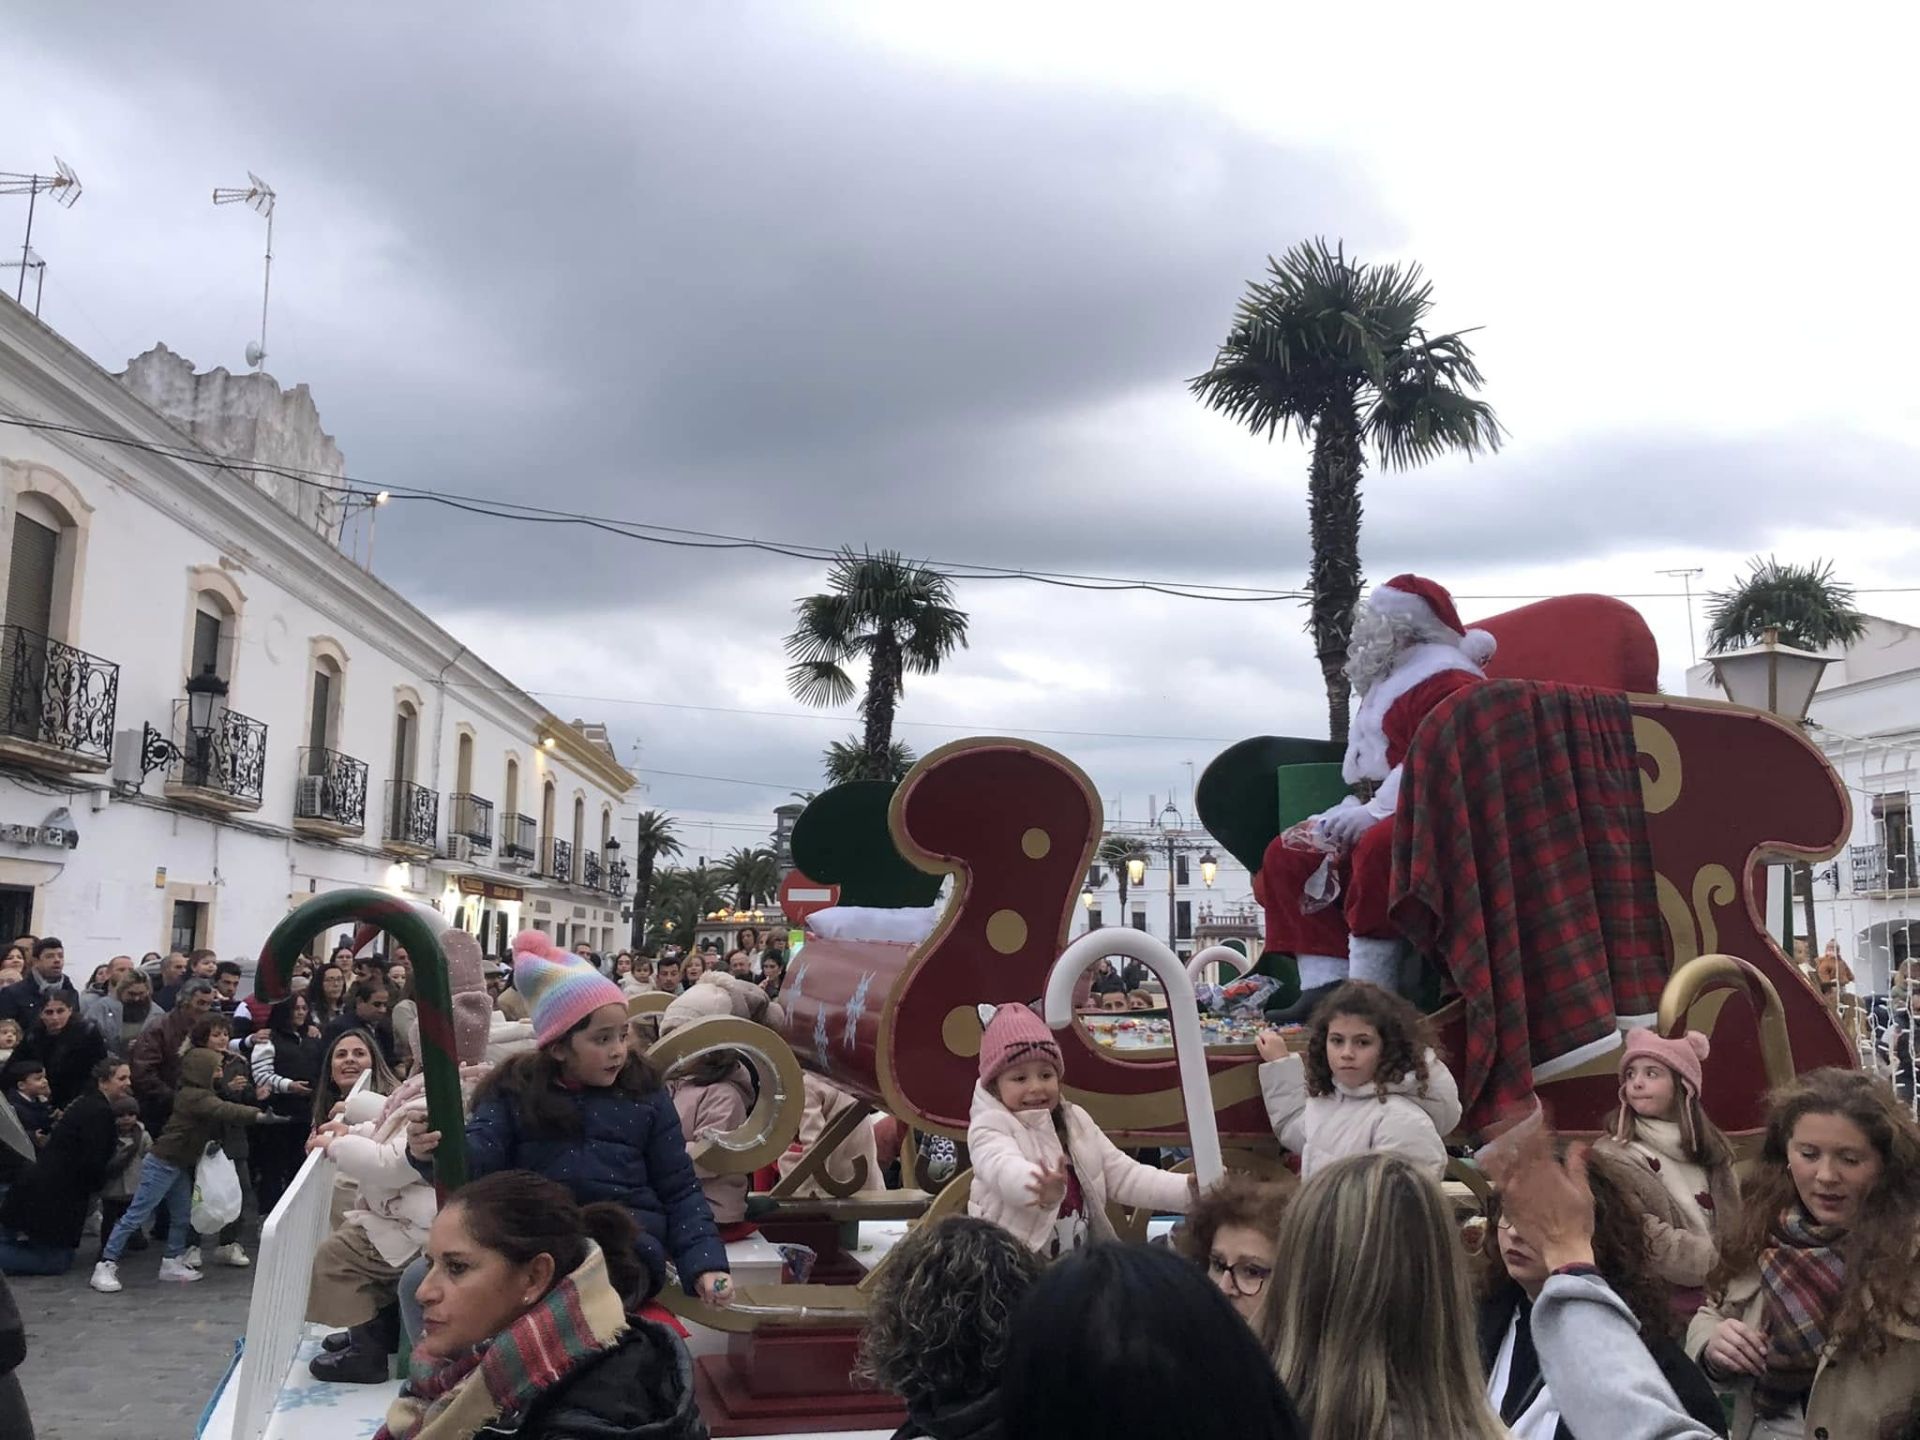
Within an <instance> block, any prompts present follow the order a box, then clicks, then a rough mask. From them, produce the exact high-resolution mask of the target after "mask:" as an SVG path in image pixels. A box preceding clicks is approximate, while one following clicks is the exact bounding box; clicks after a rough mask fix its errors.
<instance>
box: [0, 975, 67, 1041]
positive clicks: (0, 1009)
mask: <svg viewBox="0 0 1920 1440" xmlns="http://www.w3.org/2000/svg"><path fill="white" fill-rule="evenodd" d="M55 990H57V991H59V992H60V993H62V994H64V995H65V996H66V997H67V1004H68V1005H69V1006H71V1007H72V1009H73V1013H74V1014H75V1015H78V1014H79V1013H80V992H79V991H78V990H75V989H74V988H73V982H72V981H71V980H69V979H67V978H66V976H64V975H63V976H61V977H60V983H59V984H58V985H55V986H53V987H52V989H49V990H42V989H41V988H40V982H39V981H38V980H36V979H34V978H33V976H32V975H31V974H28V975H27V976H25V977H24V978H22V979H19V980H16V981H14V982H13V984H11V985H9V986H7V987H6V988H5V989H0V1020H17V1021H19V1022H20V1029H21V1031H22V1032H23V1033H24V1032H26V1031H28V1030H31V1029H32V1028H33V1022H34V1021H36V1020H38V1019H39V1018H40V1007H41V1006H42V1005H44V1004H46V1003H47V996H49V995H51V994H53V993H54V991H55Z"/></svg>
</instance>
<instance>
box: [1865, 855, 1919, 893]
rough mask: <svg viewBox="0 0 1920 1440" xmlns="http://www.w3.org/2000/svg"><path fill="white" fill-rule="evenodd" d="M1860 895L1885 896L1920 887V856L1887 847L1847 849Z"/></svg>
mask: <svg viewBox="0 0 1920 1440" xmlns="http://www.w3.org/2000/svg"><path fill="white" fill-rule="evenodd" d="M1847 858H1848V860H1849V861H1850V862H1851V864H1852V867H1853V892H1854V894H1856V895H1885V894H1889V893H1893V892H1898V891H1902V890H1912V889H1916V888H1920V884H1917V883H1916V880H1915V877H1916V876H1920V856H1916V855H1915V854H1914V852H1913V851H1912V850H1902V849H1899V848H1890V847H1888V846H1886V845H1853V846H1849V847H1848V850H1847Z"/></svg>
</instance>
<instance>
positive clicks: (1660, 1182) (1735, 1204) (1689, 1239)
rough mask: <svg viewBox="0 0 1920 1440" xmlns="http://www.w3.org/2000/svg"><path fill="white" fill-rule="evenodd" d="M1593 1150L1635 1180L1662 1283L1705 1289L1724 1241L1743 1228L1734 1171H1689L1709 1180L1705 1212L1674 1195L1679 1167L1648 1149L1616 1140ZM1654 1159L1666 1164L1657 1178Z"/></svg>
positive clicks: (1720, 1167)
mask: <svg viewBox="0 0 1920 1440" xmlns="http://www.w3.org/2000/svg"><path fill="white" fill-rule="evenodd" d="M1594 1149H1596V1150H1598V1151H1600V1152H1601V1153H1602V1154H1605V1155H1610V1156H1612V1157H1613V1158H1614V1159H1615V1160H1618V1161H1619V1162H1620V1168H1621V1170H1622V1171H1623V1172H1624V1175H1626V1176H1630V1177H1631V1178H1632V1181H1633V1186H1634V1198H1635V1199H1636V1200H1637V1201H1638V1202H1639V1205H1640V1208H1641V1210H1642V1211H1643V1212H1644V1215H1643V1218H1642V1220H1641V1222H1640V1223H1641V1228H1642V1229H1644V1230H1645V1231H1646V1235H1647V1254H1648V1257H1649V1258H1650V1259H1652V1261H1653V1265H1654V1270H1655V1271H1656V1273H1658V1275H1659V1276H1660V1278H1661V1279H1662V1280H1664V1281H1666V1282H1667V1283H1668V1284H1669V1285H1678V1286H1680V1287H1682V1288H1683V1289H1688V1290H1697V1289H1699V1288H1700V1287H1701V1286H1703V1285H1705V1284H1706V1283H1707V1276H1708V1275H1710V1274H1711V1273H1712V1272H1713V1267H1714V1266H1715V1265H1717V1264H1718V1263H1719V1261H1720V1245H1721V1241H1722V1239H1723V1238H1724V1237H1726V1236H1729V1235H1731V1234H1733V1232H1734V1230H1735V1228H1736V1227H1737V1226H1738V1225H1739V1223H1740V1182H1739V1181H1738V1180H1737V1179H1735V1178H1734V1174H1733V1167H1732V1166H1731V1165H1714V1166H1702V1167H1686V1168H1688V1169H1689V1170H1693V1169H1696V1168H1697V1169H1698V1172H1699V1174H1700V1175H1701V1177H1702V1178H1703V1179H1704V1181H1705V1189H1706V1193H1707V1200H1708V1204H1707V1206H1705V1207H1702V1206H1701V1205H1700V1204H1699V1203H1698V1201H1697V1200H1696V1201H1695V1203H1694V1204H1693V1205H1692V1206H1683V1205H1682V1204H1681V1203H1680V1201H1679V1199H1678V1198H1677V1197H1676V1196H1675V1195H1674V1193H1673V1191H1674V1186H1673V1183H1672V1180H1673V1176H1672V1171H1673V1170H1674V1168H1675V1167H1674V1166H1673V1165H1672V1163H1671V1159H1670V1157H1667V1156H1662V1155H1659V1154H1649V1153H1648V1152H1649V1147H1647V1146H1645V1145H1639V1144H1622V1143H1621V1142H1620V1141H1618V1140H1613V1139H1603V1140H1597V1141H1595V1142H1594ZM1652 1160H1659V1161H1660V1162H1661V1169H1660V1171H1659V1172H1658V1173H1656V1172H1655V1171H1654V1170H1653V1169H1652V1168H1651V1166H1650V1164H1649V1162H1650V1161H1652ZM1709 1212H1710V1213H1709ZM1702 1218H1704V1219H1705V1222H1706V1223H1705V1228H1702V1226H1701V1221H1702Z"/></svg>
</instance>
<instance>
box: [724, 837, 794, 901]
mask: <svg viewBox="0 0 1920 1440" xmlns="http://www.w3.org/2000/svg"><path fill="white" fill-rule="evenodd" d="M719 872H720V878H721V879H722V880H724V881H725V882H726V883H727V885H729V886H730V887H732V890H733V906H734V909H736V910H751V909H752V908H753V907H754V906H756V905H758V904H760V903H762V902H763V901H767V900H771V899H773V897H774V893H775V892H776V891H778V890H779V888H780V860H779V857H778V856H776V855H775V854H774V853H773V851H771V850H767V849H763V848H756V849H748V850H740V849H736V850H732V851H730V852H728V854H727V858H726V859H725V860H722V861H721V862H720V866H719Z"/></svg>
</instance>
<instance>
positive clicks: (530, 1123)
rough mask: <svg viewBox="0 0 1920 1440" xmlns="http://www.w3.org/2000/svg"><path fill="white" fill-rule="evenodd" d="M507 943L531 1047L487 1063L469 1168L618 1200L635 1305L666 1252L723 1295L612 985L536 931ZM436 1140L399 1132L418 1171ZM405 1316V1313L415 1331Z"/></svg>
mask: <svg viewBox="0 0 1920 1440" xmlns="http://www.w3.org/2000/svg"><path fill="white" fill-rule="evenodd" d="M513 949H514V957H513V980H514V988H515V989H516V990H518V991H519V992H520V993H521V994H522V995H524V996H525V997H526V999H527V1003H528V1005H529V1006H531V1007H532V1012H533V1028H534V1043H535V1044H536V1045H537V1046H538V1047H539V1048H538V1049H537V1050H535V1051H533V1052H532V1053H530V1054H524V1055H516V1056H514V1057H513V1058H512V1059H510V1060H507V1061H506V1062H504V1063H503V1064H501V1065H500V1066H498V1067H497V1068H496V1069H495V1070H494V1072H493V1073H492V1074H491V1075H489V1076H488V1077H487V1078H486V1080H485V1081H484V1082H483V1083H482V1084H481V1086H480V1088H479V1090H478V1091H477V1092H476V1093H475V1095H474V1100H473V1117H472V1119H471V1120H469V1121H468V1123H467V1170H468V1174H469V1175H470V1176H471V1177H472V1178H474V1179H478V1178H480V1177H481V1176H483V1175H491V1174H493V1173H494V1172H495V1171H498V1170H531V1171H533V1172H534V1173H535V1174H536V1175H543V1176H545V1177H546V1178H548V1179H550V1180H557V1181H559V1182H560V1183H561V1184H562V1185H565V1186H566V1187H567V1189H568V1190H570V1191H571V1192H572V1193H573V1195H574V1197H575V1198H576V1199H577V1200H579V1201H580V1202H581V1203H582V1204H592V1203H594V1202H595V1201H601V1200H611V1201H615V1202H617V1203H619V1204H621V1205H624V1206H626V1208H627V1209H628V1211H629V1212H631V1214H632V1215H633V1218H634V1220H635V1222H636V1223H637V1224H638V1226H639V1229H640V1235H639V1239H638V1240H637V1242H636V1245H635V1248H636V1249H637V1251H638V1252H639V1255H640V1259H641V1261H642V1262H643V1264H644V1266H645V1268H646V1271H647V1282H646V1293H645V1294H643V1295H639V1296H631V1297H628V1298H629V1299H630V1300H631V1301H632V1302H633V1303H634V1304H635V1305H636V1306H637V1305H638V1304H639V1303H640V1302H642V1301H645V1300H648V1299H650V1298H651V1297H652V1295H653V1294H655V1293H656V1292H657V1291H658V1290H659V1289H660V1287H661V1286H662V1285H663V1284H664V1283H665V1282H666V1278H667V1261H668V1259H669V1258H671V1259H672V1261H673V1262H674V1265H675V1266H676V1267H677V1269H678V1271H679V1275H680V1283H681V1285H682V1286H683V1287H684V1288H685V1290H686V1292H687V1293H688V1294H689V1295H698V1296H699V1297H700V1298H701V1299H702V1300H705V1301H707V1302H709V1303H710V1304H717V1305H725V1304H728V1303H730V1302H731V1300H732V1294H733V1290H732V1281H731V1280H730V1278H729V1277H728V1275H727V1252H726V1248H725V1247H724V1246H723V1245H722V1244H721V1243H720V1237H719V1236H718V1235H717V1234H715V1232H714V1225H713V1215H712V1212H711V1211H709V1210H708V1208H707V1202H706V1198H705V1197H704V1196H703V1195H702V1194H701V1193H700V1183H699V1181H698V1179H697V1178H696V1177H695V1175H694V1173H693V1163H692V1162H691V1161H690V1160H688V1159H687V1149H686V1143H685V1141H684V1139H683V1138H682V1136H681V1133H680V1121H679V1119H678V1117H677V1116H676V1115H675V1114H674V1109H673V1101H672V1098H671V1097H670V1096H669V1095H668V1094H667V1092H666V1089H665V1087H663V1086H662V1085H661V1083H660V1080H659V1077H658V1076H656V1075H655V1074H654V1073H653V1071H652V1070H651V1069H649V1068H648V1066H647V1063H646V1061H645V1060H643V1059H642V1058H641V1057H640V1055H639V1054H638V1053H637V1052H636V1051H635V1050H634V1049H633V1047H632V1044H631V1040H630V1037H629V1032H628V1029H627V1002H626V997H625V996H624V995H622V994H621V993H620V987H619V986H618V985H616V984H614V983H613V981H611V980H609V979H607V977H606V976H604V975H602V974H600V972H599V971H598V970H596V969H595V968H594V967H593V965H592V964H591V963H589V962H588V961H585V960H582V959H579V958H577V957H575V956H572V955H568V954H565V953H564V952H562V951H560V950H558V949H557V948H555V946H554V943H553V940H552V938H551V937H550V936H547V935H543V934H541V933H540V932H539V931H537V930H526V931H522V932H521V933H520V934H519V935H517V936H515V937H514V941H513ZM439 1142H440V1137H439V1134H438V1132H436V1131H431V1130H428V1129H426V1128H425V1124H424V1122H416V1127H415V1128H413V1129H412V1130H411V1131H410V1142H409V1146H408V1149H409V1153H410V1154H411V1155H412V1156H413V1158H414V1160H415V1162H416V1163H417V1164H418V1165H420V1166H421V1168H422V1169H423V1171H424V1169H425V1163H426V1161H427V1160H428V1159H429V1158H430V1157H431V1156H432V1154H433V1151H434V1149H435V1148H436V1147H437V1146H438V1145H439ZM424 1275H425V1268H424V1265H423V1264H422V1263H421V1262H418V1261H416V1262H415V1263H414V1265H413V1266H410V1267H408V1272H407V1277H408V1278H407V1281H406V1282H403V1283H402V1286H401V1298H402V1303H403V1305H405V1306H411V1304H412V1294H413V1292H414V1291H415V1290H417V1289H418V1286H419V1282H420V1279H422V1278H424ZM409 1282H410V1283H409ZM416 1318H417V1315H415V1314H411V1313H410V1314H409V1316H408V1322H409V1323H408V1330H409V1333H410V1334H414V1335H418V1334H419V1330H418V1329H417V1327H416V1326H415V1325H414V1324H413V1321H414V1320H415V1319H416Z"/></svg>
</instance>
